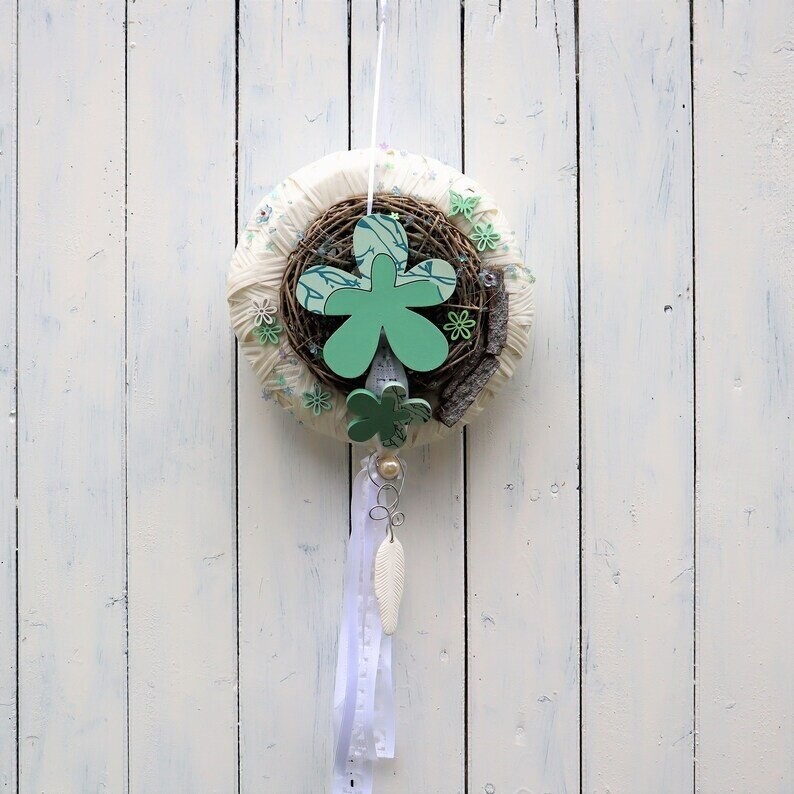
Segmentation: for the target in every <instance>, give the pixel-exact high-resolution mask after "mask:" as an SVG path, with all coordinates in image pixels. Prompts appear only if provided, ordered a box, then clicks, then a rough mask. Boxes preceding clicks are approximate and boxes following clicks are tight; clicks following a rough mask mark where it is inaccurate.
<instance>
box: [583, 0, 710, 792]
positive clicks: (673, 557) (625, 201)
mask: <svg viewBox="0 0 794 794" xmlns="http://www.w3.org/2000/svg"><path fill="white" fill-rule="evenodd" d="M627 5H628V4H626V3H610V4H595V3H582V4H581V5H580V7H579V80H580V99H579V109H580V120H579V128H580V167H581V173H580V176H579V185H580V192H579V201H580V231H581V245H580V248H579V256H580V262H581V282H580V293H581V299H582V300H581V304H582V341H581V350H582V392H581V406H582V440H581V443H582V596H583V604H582V611H583V625H582V654H583V659H582V677H583V681H582V688H583V700H582V762H583V769H582V785H583V788H584V789H586V790H587V791H642V790H647V791H658V792H668V791H676V792H677V791H687V790H689V789H690V788H691V787H692V774H693V773H692V756H693V742H694V730H693V718H694V711H693V701H692V697H693V694H692V693H693V686H692V680H693V666H694V657H693V607H694V599H693V592H694V591H693V544H694V496H693V493H694V491H693V477H694V474H693V448H694V442H693V429H694V416H693V408H692V402H693V356H692V347H693V345H692V316H693V312H692V157H691V139H692V131H691V118H692V110H691V102H690V94H691V80H690V48H689V8H688V5H687V4H686V3H685V2H683V1H682V0H677V1H676V2H670V1H669V0H659V2H645V3H636V4H633V9H632V13H631V14H627V13H626V10H627ZM628 748H630V751H627V749H628Z"/></svg>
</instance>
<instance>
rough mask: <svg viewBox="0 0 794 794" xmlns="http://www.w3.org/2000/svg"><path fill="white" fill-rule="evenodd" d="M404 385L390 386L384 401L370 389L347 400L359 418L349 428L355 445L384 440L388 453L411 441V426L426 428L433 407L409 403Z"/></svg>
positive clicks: (358, 391) (418, 401)
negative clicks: (407, 439) (409, 431)
mask: <svg viewBox="0 0 794 794" xmlns="http://www.w3.org/2000/svg"><path fill="white" fill-rule="evenodd" d="M405 395H406V391H405V387H404V386H403V385H402V384H401V383H396V382H394V383H387V384H386V386H385V387H384V389H383V394H382V395H381V396H380V398H378V397H376V396H375V395H374V394H373V393H372V392H371V391H369V390H368V389H354V390H353V391H351V392H350V394H348V396H347V409H348V411H350V413H352V414H355V415H356V416H357V417H358V418H357V419H352V420H351V421H350V423H349V424H348V426H347V434H348V436H349V437H350V440H351V441H359V442H362V441H369V439H371V438H373V437H374V436H379V437H380V443H381V444H382V445H383V446H384V447H385V448H386V449H397V448H398V447H401V446H402V445H403V444H404V443H405V439H406V438H407V437H408V425H418V424H424V423H425V422H426V421H427V420H428V419H430V413H431V411H430V403H428V402H427V400H421V399H418V398H413V399H410V400H409V399H407V398H406V396H405Z"/></svg>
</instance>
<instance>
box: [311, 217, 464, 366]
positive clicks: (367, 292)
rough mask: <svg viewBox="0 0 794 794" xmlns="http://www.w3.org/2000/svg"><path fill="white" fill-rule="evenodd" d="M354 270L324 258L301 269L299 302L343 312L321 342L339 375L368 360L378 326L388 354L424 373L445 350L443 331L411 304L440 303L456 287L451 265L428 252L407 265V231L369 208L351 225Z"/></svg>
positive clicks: (332, 313)
mask: <svg viewBox="0 0 794 794" xmlns="http://www.w3.org/2000/svg"><path fill="white" fill-rule="evenodd" d="M353 251H354V253H355V258H356V264H357V265H358V271H359V274H360V275H354V274H353V273H346V272H345V271H343V270H339V269H338V268H335V267H331V266H328V265H316V266H314V267H311V268H308V269H307V270H306V271H304V273H303V275H302V276H301V277H300V279H299V280H298V287H297V298H298V302H299V303H300V304H301V305H302V306H303V307H304V308H306V309H308V310H309V311H313V312H316V313H318V314H324V315H327V316H332V317H333V316H347V317H349V319H348V320H346V321H345V322H344V323H343V324H342V325H341V326H340V327H339V328H338V329H337V330H336V331H335V332H334V333H333V334H332V335H331V336H330V338H329V339H328V341H327V342H326V343H325V346H324V348H323V358H324V359H325V362H326V364H327V365H328V366H329V367H330V368H331V369H332V370H333V371H334V372H335V373H336V374H337V375H340V376H342V377H344V378H355V377H358V376H359V375H361V374H362V373H363V372H364V371H365V370H366V369H367V367H368V366H369V364H370V362H371V361H372V358H373V356H374V355H375V350H376V349H377V347H378V340H379V338H380V333H381V329H382V330H383V331H384V333H385V334H386V338H387V340H388V342H389V345H390V346H391V349H392V351H393V352H394V355H395V356H396V357H397V358H398V359H399V360H400V361H401V362H402V363H403V364H404V365H405V366H406V367H408V368H409V369H413V370H417V371H419V372H427V371H429V370H432V369H435V368H436V367H438V366H439V365H441V364H442V363H443V362H444V360H445V359H446V357H447V355H448V353H449V345H448V343H447V340H446V337H445V336H444V334H443V333H442V332H441V331H440V330H439V329H438V328H436V326H435V325H433V323H431V322H430V320H428V319H426V318H425V317H422V316H421V315H420V314H417V313H416V312H414V311H412V309H414V308H419V307H425V306H436V305H437V304H439V303H443V302H444V301H445V300H446V299H447V298H449V296H450V295H452V293H453V292H454V290H455V284H456V274H455V269H454V268H453V267H452V265H450V264H449V263H448V262H445V261H444V260H443V259H426V260H425V261H424V262H420V263H419V264H418V265H416V266H415V267H413V268H411V269H410V270H407V269H406V268H407V265H408V238H407V235H406V233H405V229H404V228H403V226H402V224H401V223H400V222H399V221H397V220H395V219H394V218H390V217H389V216H388V215H382V214H375V215H367V216H366V217H364V218H362V219H361V220H360V221H359V222H358V223H357V224H356V228H355V230H354V232H353Z"/></svg>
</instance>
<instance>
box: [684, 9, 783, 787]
mask: <svg viewBox="0 0 794 794" xmlns="http://www.w3.org/2000/svg"><path fill="white" fill-rule="evenodd" d="M694 23H695V48H694V56H695V59H694V65H695V120H696V126H695V151H696V152H697V158H696V161H695V177H696V182H695V195H696V205H695V210H696V227H697V236H696V242H697V247H696V263H697V274H698V284H697V352H698V355H697V362H698V366H697V437H698V450H697V498H698V506H699V537H698V550H697V603H698V626H697V628H698V633H697V649H698V688H697V705H698V711H697V722H698V740H697V758H698V763H697V773H698V787H699V789H700V790H702V791H709V792H710V791H761V790H763V791H768V792H780V793H781V794H782V792H790V791H792V790H794V672H793V671H792V648H794V620H792V604H794V533H793V530H794V475H793V474H792V470H794V432H792V431H793V428H792V414H794V333H792V329H794V268H793V267H792V253H793V252H794V234H793V233H792V213H791V210H792V196H791V185H792V179H793V178H794V172H793V171H792V155H791V151H792V148H791V147H792V140H793V139H794V123H792V108H793V107H794V79H792V65H793V64H794V13H793V12H792V6H791V3H789V2H785V0H771V1H770V2H768V3H765V4H764V5H763V7H758V6H756V5H753V4H750V3H745V2H735V1H733V2H726V3H724V5H723V4H722V3H719V2H710V1H709V2H706V0H698V2H696V3H695V16H694Z"/></svg>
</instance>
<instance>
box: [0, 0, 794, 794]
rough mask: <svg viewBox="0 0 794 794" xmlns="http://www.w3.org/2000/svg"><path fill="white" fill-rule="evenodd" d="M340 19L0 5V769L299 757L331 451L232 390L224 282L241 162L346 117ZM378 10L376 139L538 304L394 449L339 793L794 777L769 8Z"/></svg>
mask: <svg viewBox="0 0 794 794" xmlns="http://www.w3.org/2000/svg"><path fill="white" fill-rule="evenodd" d="M377 16H378V6H377V4H376V3H375V2H372V0H350V2H344V0H302V2H298V1H297V0H283V2H282V1H281V0H272V1H271V0H239V2H237V3H236V2H234V0H207V2H204V3H198V4H197V3H190V2H171V1H167V0H137V2H126V3H125V2H124V0H105V2H96V3H67V2H61V0H31V1H30V2H24V3H15V2H6V3H4V4H2V5H0V37H2V42H3V46H2V49H1V50H0V89H1V90H0V97H1V99H0V279H2V281H3V284H4V285H5V286H4V289H3V290H2V291H0V328H1V329H2V337H0V341H1V342H2V344H0V411H2V413H0V416H2V417H3V419H2V423H0V654H1V655H0V791H9V792H11V791H18V792H31V793H32V792H47V793H48V794H49V793H50V792H52V793H53V794H61V792H96V791H108V792H126V791H132V792H142V793H143V792H145V793H146V794H149V793H150V792H155V793H157V792H169V794H174V793H176V792H185V794H195V793H196V792H202V793H203V792H224V793H226V792H230V793H234V794H236V792H239V791H243V792H282V791H289V792H299V794H317V792H321V791H325V790H326V789H327V781H328V776H329V766H330V756H331V748H332V735H331V694H332V690H333V678H334V663H335V652H336V635H337V628H338V615H339V601H340V595H341V584H342V573H343V572H342V568H343V559H344V553H345V547H346V539H347V524H348V489H349V486H350V473H351V470H352V469H353V468H354V467H357V465H358V457H359V451H358V450H352V451H351V450H349V449H347V448H345V447H344V445H341V444H338V443H335V442H332V441H329V440H326V439H322V438H316V437H314V436H312V435H310V434H308V433H306V432H304V431H303V429H302V428H301V427H299V426H297V425H296V424H295V422H294V420H293V419H292V418H291V417H290V416H288V415H286V414H284V413H283V412H281V411H279V410H277V409H276V408H275V407H274V406H272V405H269V404H268V403H267V401H266V400H263V399H262V395H261V390H260V389H259V387H258V386H257V384H256V381H255V378H254V377H253V375H252V373H251V372H250V371H249V368H248V365H247V363H246V362H245V360H243V359H242V358H241V357H240V356H239V355H238V354H237V353H236V350H235V345H234V343H233V339H232V336H231V334H230V332H229V330H228V321H227V311H226V305H225V296H224V293H225V288H224V282H225V272H226V266H227V262H228V260H229V258H230V256H231V253H232V250H233V247H234V244H235V240H236V237H237V234H238V233H239V231H240V229H241V228H242V227H243V226H244V224H245V222H246V221H247V219H248V216H249V215H250V213H251V211H252V208H253V207H254V205H255V204H256V202H257V201H258V200H259V199H260V198H261V196H262V195H263V193H265V192H267V191H268V190H269V189H270V188H272V187H273V186H274V185H275V184H277V183H278V182H279V181H280V180H281V179H282V178H283V177H285V176H286V175H288V174H289V173H290V172H291V171H293V170H295V169H296V168H298V167H300V166H301V165H302V164H304V163H306V162H309V161H311V160H313V159H315V158H317V157H320V156H322V155H324V154H326V153H329V152H331V151H334V150H337V149H344V148H346V147H347V146H348V145H352V146H366V145H368V142H369V124H370V112H371V89H372V85H371V84H372V78H373V74H374V64H375V52H376V30H377V25H376V20H377ZM387 24H388V28H387V30H388V35H387V38H386V43H385V49H384V65H383V94H382V96H383V105H382V110H381V118H380V122H381V123H380V132H379V136H378V139H379V142H388V143H389V144H391V145H392V146H393V147H394V148H395V149H397V150H398V151H399V150H401V149H406V150H413V151H419V152H422V153H425V154H428V155H431V156H434V157H438V158H440V159H442V160H445V161H447V162H449V163H452V164H453V165H456V166H459V167H464V168H465V170H466V171H467V172H468V173H469V174H471V175H472V176H473V177H474V178H475V179H478V180H479V181H481V182H482V183H483V185H485V186H486V187H488V188H489V189H491V190H492V192H494V193H495V194H496V195H497V196H498V198H499V200H500V203H501V204H502V206H503V208H504V209H505V211H506V212H507V213H508V216H509V217H510V218H511V220H512V221H513V223H514V224H515V228H516V230H517V231H518V234H519V239H523V241H524V248H525V251H526V256H527V261H528V263H529V264H530V266H531V267H532V268H533V271H534V272H535V274H536V275H537V278H538V281H537V292H536V295H537V304H538V317H537V325H536V345H535V351H534V355H533V356H532V359H533V361H532V367H531V368H530V367H529V366H528V365H527V366H526V367H525V368H524V369H523V370H521V371H520V372H519V373H518V374H517V376H516V378H515V380H514V382H512V383H511V384H510V385H509V387H508V388H507V390H506V392H505V394H504V395H503V396H502V397H501V398H500V400H499V401H498V402H497V403H496V404H495V405H494V406H493V408H492V410H491V411H490V412H489V413H488V414H487V416H486V417H484V418H483V419H482V421H480V422H478V423H477V424H476V425H474V426H473V427H471V428H470V429H469V430H467V431H466V433H465V434H464V433H461V434H459V435H457V436H455V437H453V438H451V439H449V440H448V441H447V442H445V443H442V444H440V445H438V446H434V447H431V448H428V449H422V450H417V451H414V452H411V453H409V455H408V463H409V467H410V468H409V478H408V482H407V491H406V495H405V499H404V507H405V511H406V515H407V519H408V520H407V524H406V528H405V532H404V541H405V543H406V551H407V554H408V572H409V583H408V589H407V592H406V596H405V601H404V606H403V609H402V611H401V626H400V631H399V633H398V635H397V637H396V638H395V663H396V673H395V676H396V690H397V696H396V703H397V708H398V739H397V742H398V757H397V758H396V759H395V760H394V761H393V762H386V763H383V764H381V765H380V766H379V768H378V778H377V786H376V791H377V792H379V793H380V794H398V793H399V794H403V793H404V792H438V793H439V794H455V793H456V792H472V794H474V792H486V794H505V792H507V794H528V792H541V791H543V792H573V791H588V792H601V793H602V794H603V793H605V792H612V794H617V793H618V792H626V793H627V794H637V793H638V792H642V794H645V792H660V793H661V792H664V793H667V792H675V793H676V794H679V792H694V791H699V792H704V793H705V794H722V793H723V792H725V791H740V792H754V793H755V792H758V793H759V794H773V793H777V792H780V793H783V792H791V791H794V761H793V760H792V759H794V683H793V682H794V670H792V660H791V647H792V646H793V645H794V629H792V626H793V625H794V622H792V621H791V619H790V611H791V604H792V602H793V601H794V584H793V582H794V573H793V571H794V542H793V541H792V525H793V524H794V483H793V482H792V475H791V470H792V468H793V467H794V433H792V427H791V414H792V409H793V408H794V404H793V400H794V398H793V397H792V394H793V393H794V389H793V388H792V378H791V362H792V353H793V352H794V351H792V343H793V342H794V333H793V329H794V321H793V320H792V316H794V298H793V297H792V296H794V270H793V269H792V267H791V263H790V257H791V251H792V249H793V248H794V245H793V243H794V240H793V239H792V232H791V204H792V199H791V187H790V185H791V182H792V169H791V162H792V157H791V140H792V122H791V113H792V100H794V78H792V58H793V57H794V55H792V53H794V43H793V42H794V9H792V7H791V4H790V3H788V2H786V0H768V2H765V3H763V4H758V3H755V4H751V3H750V2H749V0H724V1H723V0H693V2H692V3H689V4H688V3H686V2H683V0H672V1H671V0H643V2H641V3H637V2H631V0H613V2H610V3H595V2H592V1H590V0H588V2H579V3H576V2H575V0H533V1H532V2H528V1H527V2H519V0H482V1H481V2H480V0H476V1H475V0H469V2H464V3H460V2H458V1H457V0H401V2H399V3H397V2H392V3H391V13H390V17H389V21H388V23H387ZM693 143H694V146H693ZM17 495H18V499H17V498H16V497H17Z"/></svg>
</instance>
